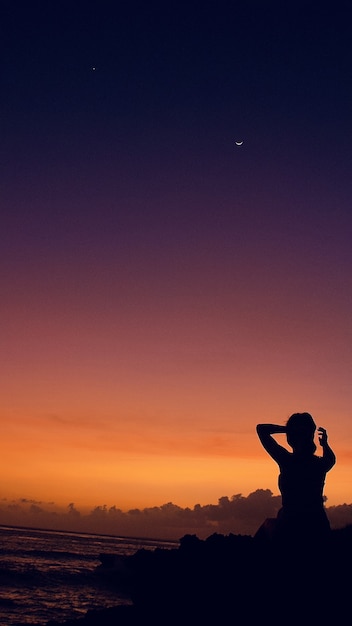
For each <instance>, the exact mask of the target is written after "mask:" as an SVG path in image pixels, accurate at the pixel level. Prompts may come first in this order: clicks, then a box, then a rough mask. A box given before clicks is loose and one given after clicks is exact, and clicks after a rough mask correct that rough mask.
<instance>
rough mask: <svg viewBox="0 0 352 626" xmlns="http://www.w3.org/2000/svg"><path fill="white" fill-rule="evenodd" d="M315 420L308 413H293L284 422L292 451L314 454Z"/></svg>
mask: <svg viewBox="0 0 352 626" xmlns="http://www.w3.org/2000/svg"><path fill="white" fill-rule="evenodd" d="M315 430H316V425H315V422H314V420H313V418H312V416H311V415H310V413H293V415H291V417H290V418H289V419H288V420H287V423H286V435H287V442H288V443H289V445H290V446H291V447H292V449H293V450H294V451H297V452H306V453H310V454H314V452H315V451H316V449H317V447H316V445H315V443H314V434H315Z"/></svg>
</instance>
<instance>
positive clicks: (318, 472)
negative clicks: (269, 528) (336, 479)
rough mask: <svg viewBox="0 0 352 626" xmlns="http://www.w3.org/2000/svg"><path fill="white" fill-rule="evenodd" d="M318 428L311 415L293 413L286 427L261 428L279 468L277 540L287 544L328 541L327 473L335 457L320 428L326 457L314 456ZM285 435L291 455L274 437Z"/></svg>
mask: <svg viewBox="0 0 352 626" xmlns="http://www.w3.org/2000/svg"><path fill="white" fill-rule="evenodd" d="M315 431H316V425H315V423H314V420H313V418H312V416H311V415H310V414H309V413H294V414H293V415H291V417H290V418H289V420H288V421H287V423H286V426H278V425H275V424H258V426H257V433H258V436H259V439H260V441H261V443H262V445H263V447H264V448H265V450H266V451H267V452H268V453H269V454H270V456H271V457H272V458H273V459H274V461H276V463H277V464H278V466H279V468H280V475H279V489H280V492H281V497H282V508H281V509H280V511H279V513H278V515H277V520H276V522H275V530H274V538H276V539H277V540H279V541H280V540H281V541H285V542H288V543H294V542H296V541H297V542H298V543H301V542H304V541H305V540H309V541H311V540H312V539H314V540H319V539H322V540H324V539H325V538H328V536H329V533H330V524H329V520H328V518H327V515H326V512H325V508H324V499H323V489H324V484H325V477H326V473H327V472H328V471H329V470H330V469H331V468H332V467H333V465H334V464H335V461H336V458H335V454H334V453H333V451H332V450H331V448H330V446H329V445H328V437H327V433H326V430H325V429H324V428H318V432H319V443H320V445H321V446H322V449H323V455H322V456H317V455H315V451H316V445H315V443H314V434H315ZM278 433H286V438H287V442H288V444H289V445H290V446H291V448H292V452H289V451H288V450H286V448H284V447H283V446H280V445H279V444H278V443H277V442H276V441H275V439H274V438H273V436H272V435H274V434H278Z"/></svg>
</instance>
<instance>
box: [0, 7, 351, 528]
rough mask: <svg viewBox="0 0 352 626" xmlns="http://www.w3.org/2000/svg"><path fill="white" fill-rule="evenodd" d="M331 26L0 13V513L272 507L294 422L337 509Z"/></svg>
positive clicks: (258, 10) (199, 13) (340, 104)
mask: <svg viewBox="0 0 352 626" xmlns="http://www.w3.org/2000/svg"><path fill="white" fill-rule="evenodd" d="M350 17H351V3H350V2H347V1H339V0H337V1H336V0H335V1H334V2H327V3H323V4H322V3H320V2H310V1H309V0H306V1H305V2H299V1H298V2H297V1H295V2H282V1H281V2H273V1H270V0H269V1H267V2H262V1H260V2H259V1H254V0H253V1H250V0H249V1H247V2H236V1H233V2H222V1H221V0H220V2H219V1H217V2H192V1H190V2H182V1H181V2H177V3H174V2H163V3H158V2H153V1H151V2H133V1H129V2H108V1H105V0H100V1H99V2H94V1H92V2H89V3H87V2H83V1H72V0H71V1H70V2H66V1H60V2H59V1H54V2H49V3H48V2H45V1H33V2H32V1H31V2H25V1H23V2H20V1H16V0H12V1H9V0H8V1H5V0H4V1H2V2H1V7H0V40H1V68H0V77H1V100H0V114H1V115H0V132H1V148H0V152H1V170H0V172H1V173H0V203H1V218H0V219H1V230H0V236H1V248H0V254H1V265H0V271H1V301H0V307H1V363H0V388H1V393H0V420H1V431H2V437H1V459H2V461H1V468H2V469H1V472H2V480H1V484H2V487H1V492H2V494H1V497H2V498H7V499H8V500H10V501H11V499H14V500H16V499H18V498H34V499H39V500H41V499H43V500H45V501H50V502H51V501H53V502H55V503H57V504H58V505H63V504H65V503H66V504H67V503H69V502H74V503H76V504H77V505H78V506H80V507H88V508H89V507H93V506H95V505H103V504H107V505H108V506H113V505H116V506H118V507H120V508H121V509H123V510H124V509H128V508H131V507H145V506H152V505H161V504H163V503H165V502H170V501H171V502H174V503H176V504H179V505H180V506H193V505H194V504H196V503H201V504H207V503H211V502H216V501H217V499H218V498H219V497H221V496H224V495H227V496H231V495H232V494H236V493H243V494H245V495H247V494H248V493H249V492H250V491H253V490H255V489H257V488H262V489H267V488H268V489H271V490H272V491H273V493H274V494H277V493H278V489H277V468H276V466H275V464H274V463H273V462H272V460H271V459H270V458H269V457H268V456H267V455H266V453H265V452H264V450H262V448H261V446H260V444H259V441H258V439H257V436H256V434H255V425H256V424H257V423H258V422H261V421H270V422H278V423H284V421H285V420H286V419H287V418H288V417H289V415H290V414H291V413H293V412H296V411H309V412H311V413H312V414H313V417H314V418H315V420H316V422H317V425H318V426H320V425H322V426H324V427H325V428H327V430H328V434H329V441H330V443H331V445H332V447H333V449H334V451H335V452H336V455H337V465H336V466H335V468H334V469H333V470H332V471H331V473H330V474H329V475H328V479H327V485H326V492H325V493H326V495H327V497H328V502H329V504H332V505H337V504H342V503H344V502H347V503H350V502H351V501H352V494H351V487H352V420H351V406H352V388H351V372H352V352H351V340H352V336H351V335H352V315H351V313H352V298H351V294H352V291H351V287H352V284H351V282H352V281H351V279H352V246H351V234H352V233H351V230H352V216H351V191H352V175H351V174H352V172H351V166H352V159H351V130H352V129H351V110H352V109H351V107H352V98H351V96H352V87H351V85H352V44H351V42H352V38H351V28H350V23H351V22H350ZM236 140H243V145H242V146H241V147H237V146H236V145H235V141H236ZM0 521H1V520H0Z"/></svg>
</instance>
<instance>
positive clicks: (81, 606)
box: [0, 526, 177, 626]
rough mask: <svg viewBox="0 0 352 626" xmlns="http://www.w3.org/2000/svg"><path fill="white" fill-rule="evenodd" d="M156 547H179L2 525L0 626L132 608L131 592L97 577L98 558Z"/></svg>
mask: <svg viewBox="0 0 352 626" xmlns="http://www.w3.org/2000/svg"><path fill="white" fill-rule="evenodd" d="M176 545H177V544H176ZM157 547H161V548H166V549H168V548H174V547H175V543H173V542H167V541H161V540H160V541H158V540H144V539H129V538H125V537H110V536H109V537H107V536H102V535H88V534H78V533H69V532H56V531H45V530H32V529H25V528H10V527H5V526H0V625H1V626H18V625H19V624H21V625H22V624H43V625H44V624H46V622H48V621H49V620H51V619H55V620H58V621H64V620H65V619H69V618H73V617H82V616H83V615H84V614H85V613H86V612H87V611H88V610H89V609H101V608H107V607H111V606H116V605H119V604H130V603H131V601H130V598H129V597H128V595H126V592H124V591H123V590H122V589H120V590H119V589H118V588H116V585H111V584H109V582H108V581H107V580H106V579H105V578H104V577H102V576H99V575H97V572H96V568H97V567H98V566H100V564H101V561H100V558H99V557H100V555H101V554H116V555H131V554H134V553H135V552H136V551H137V550H139V549H141V548H144V549H147V550H153V549H155V548H157Z"/></svg>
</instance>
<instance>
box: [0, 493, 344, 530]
mask: <svg viewBox="0 0 352 626" xmlns="http://www.w3.org/2000/svg"><path fill="white" fill-rule="evenodd" d="M280 506H281V496H275V495H273V493H272V492H271V491H270V490H269V489H257V490H256V491H254V492H252V493H250V494H249V495H248V496H242V494H236V495H234V496H232V497H230V498H229V497H228V496H223V497H221V498H219V500H218V503H217V504H206V505H204V506H201V505H200V504H196V505H195V506H194V507H193V508H189V507H186V508H182V507H180V506H178V505H176V504H173V503H172V502H168V503H166V504H163V505H161V506H154V507H150V508H145V509H131V510H129V511H122V510H121V509H118V508H117V507H116V506H112V507H107V506H106V505H100V506H96V507H95V508H93V509H92V510H91V511H90V512H88V513H83V512H81V511H79V510H78V509H77V508H76V506H75V504H74V503H70V504H69V505H68V507H67V508H66V509H62V510H58V508H57V507H55V504H54V503H52V502H45V503H43V502H38V501H36V500H31V499H27V498H22V499H20V500H16V501H9V500H3V501H2V503H1V506H0V524H3V525H14V526H25V527H36V528H47V529H51V530H68V531H75V532H89V533H103V534H111V535H117V536H118V535H121V536H126V537H152V538H160V539H176V540H177V539H180V538H181V537H182V536H183V535H185V534H196V535H197V536H198V537H199V538H206V537H208V536H209V535H211V534H212V533H221V534H229V533H234V534H242V535H253V534H254V533H255V532H256V530H257V529H258V528H259V526H260V525H261V523H262V522H263V521H264V519H266V518H267V517H275V516H276V514H277V512H278V510H279V508H280ZM326 511H327V514H328V517H329V520H330V523H331V527H332V528H334V529H335V528H336V529H337V528H343V527H345V526H347V525H348V524H352V504H341V505H338V506H330V507H329V506H327V507H326Z"/></svg>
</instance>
